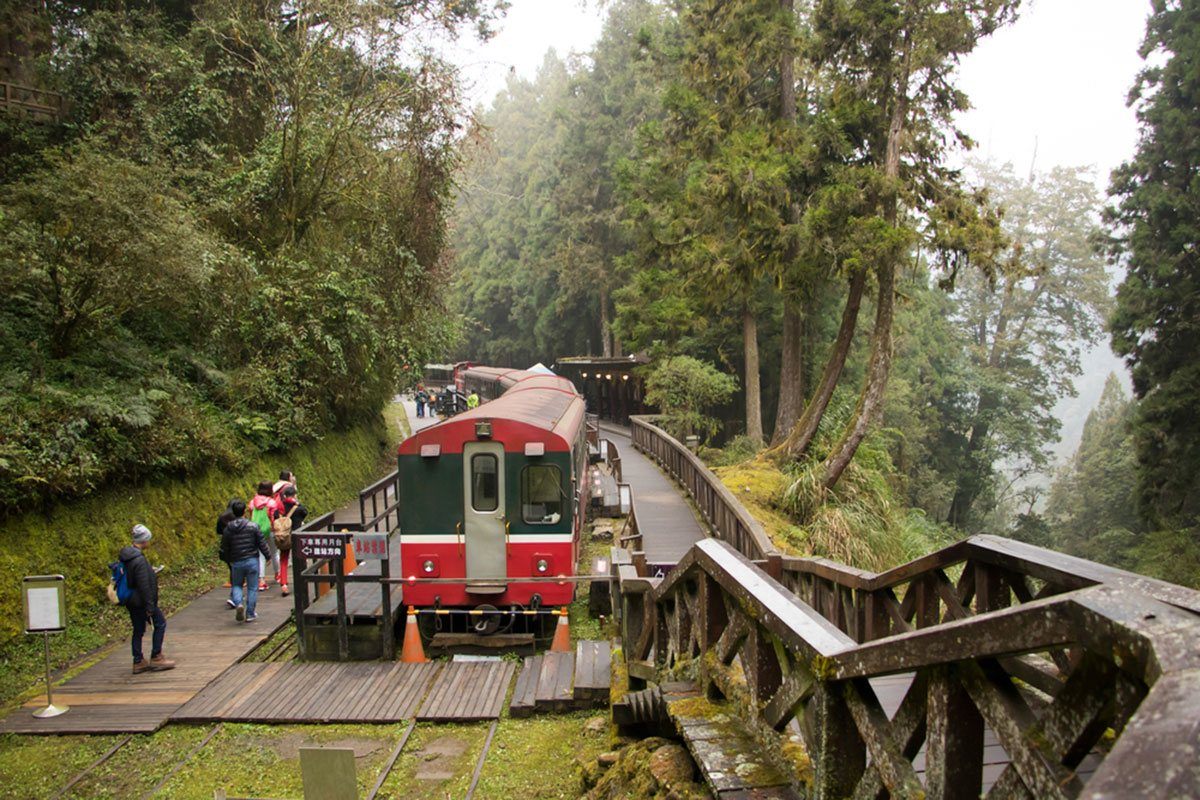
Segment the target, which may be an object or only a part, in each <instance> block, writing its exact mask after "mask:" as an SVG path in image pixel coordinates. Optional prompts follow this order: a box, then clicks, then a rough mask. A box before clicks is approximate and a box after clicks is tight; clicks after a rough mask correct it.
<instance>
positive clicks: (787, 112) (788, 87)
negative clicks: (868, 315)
mask: <svg viewBox="0 0 1200 800" xmlns="http://www.w3.org/2000/svg"><path fill="white" fill-rule="evenodd" d="M794 2H795V0H780V2H779V5H780V7H781V8H782V9H783V12H784V13H785V14H787V15H788V17H789V23H790V20H791V18H792V17H793V15H794V13H795V6H794ZM779 119H780V121H782V122H783V123H784V124H785V125H795V124H796V79H795V55H794V48H793V47H792V26H791V24H788V25H787V26H786V27H785V29H784V38H783V43H782V46H781V47H780V55H779ZM785 216H786V217H787V221H788V224H789V225H792V226H795V225H797V224H798V223H799V222H800V208H799V207H798V206H797V205H796V203H794V202H790V201H789V203H788V207H787V210H786V214H785ZM796 256H797V248H796V241H795V239H794V238H791V239H789V240H788V244H787V250H786V251H785V253H784V256H783V267H784V270H785V278H784V279H785V280H787V277H786V272H787V271H788V270H789V268H792V267H794V265H795V261H796ZM798 306H799V303H798V301H797V300H796V299H795V298H794V297H792V296H791V293H789V292H787V291H785V292H784V296H783V346H782V352H781V354H780V355H781V358H780V365H779V406H778V408H776V410H775V428H774V430H773V431H772V434H771V445H772V446H777V445H778V444H779V443H780V442H782V441H783V439H784V437H786V436H787V435H788V433H789V432H791V430H792V427H793V426H795V424H796V420H797V418H799V416H800V407H801V406H802V405H803V404H804V386H803V383H802V381H801V375H802V373H803V357H804V351H803V349H802V348H803V338H802V336H801V317H800V309H799V307H798Z"/></svg>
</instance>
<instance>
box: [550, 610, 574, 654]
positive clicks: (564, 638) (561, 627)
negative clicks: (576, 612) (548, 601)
mask: <svg viewBox="0 0 1200 800" xmlns="http://www.w3.org/2000/svg"><path fill="white" fill-rule="evenodd" d="M550 652H551V653H569V652H571V626H570V624H569V623H568V622H567V610H566V609H565V608H564V609H563V610H561V611H559V612H558V624H557V625H555V626H554V641H552V642H551V643H550Z"/></svg>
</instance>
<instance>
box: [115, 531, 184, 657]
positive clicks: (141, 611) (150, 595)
mask: <svg viewBox="0 0 1200 800" xmlns="http://www.w3.org/2000/svg"><path fill="white" fill-rule="evenodd" d="M153 536H154V535H153V534H152V533H150V529H149V528H147V527H146V526H145V525H134V526H133V544H131V545H129V546H128V547H124V548H122V549H121V552H120V554H119V555H118V556H117V558H119V559H120V560H121V563H122V564H123V565H124V566H125V580H126V582H128V584H129V588H130V589H132V590H133V593H132V594H131V595H130V597H129V600H128V601H126V603H125V608H126V609H127V610H128V611H129V621H130V622H132V623H133V640H132V649H133V674H134V675H137V674H138V673H140V672H145V671H147V670H166V669H175V662H174V661H170V660H169V659H167V657H166V656H164V655H163V652H162V649H163V638H164V637H165V636H166V635H167V618H166V617H165V616H163V613H162V609H160V608H159V607H158V575H157V574H156V573H155V572H154V568H153V567H151V566H150V562H149V561H147V560H146V554H145V552H144V551H145V549H146V548H147V547H149V546H150V540H151V539H152V538H153ZM147 622H149V623H150V624H151V625H153V626H154V635H153V636H152V637H151V639H150V660H149V661H147V660H146V659H145V657H144V656H143V655H142V638H143V637H144V636H145V635H146V623H147Z"/></svg>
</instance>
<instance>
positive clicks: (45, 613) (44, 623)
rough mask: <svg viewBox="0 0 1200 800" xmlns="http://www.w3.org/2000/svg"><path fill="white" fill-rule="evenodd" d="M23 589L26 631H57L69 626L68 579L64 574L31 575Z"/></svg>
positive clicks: (23, 582) (22, 586)
mask: <svg viewBox="0 0 1200 800" xmlns="http://www.w3.org/2000/svg"><path fill="white" fill-rule="evenodd" d="M21 590H22V594H23V595H24V597H25V632H26V633H55V632H57V631H61V630H64V629H65V628H66V627H67V597H66V579H65V578H63V576H62V575H29V576H27V577H26V578H25V580H24V581H22V585H21Z"/></svg>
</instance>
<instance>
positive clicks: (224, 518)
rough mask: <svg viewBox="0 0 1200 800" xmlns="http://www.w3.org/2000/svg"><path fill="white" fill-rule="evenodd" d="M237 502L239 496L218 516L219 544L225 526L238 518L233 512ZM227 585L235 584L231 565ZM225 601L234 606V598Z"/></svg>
mask: <svg viewBox="0 0 1200 800" xmlns="http://www.w3.org/2000/svg"><path fill="white" fill-rule="evenodd" d="M235 502H237V498H234V499H233V500H230V501H229V505H227V506H225V510H224V511H222V512H221V516H219V517H217V543H218V544H220V542H221V537H223V536H224V535H225V526H226V525H228V524H229V523H230V522H233V520H234V519H236V515H235V514H234V513H233V504H234V503H235ZM226 566H229V565H228V564H226ZM225 586H226V587H229V586H233V567H229V580H227V581H225ZM225 602H226V603H228V604H229V607H230V608H233V601H232V600H226V601H225Z"/></svg>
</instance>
